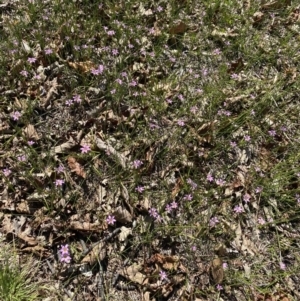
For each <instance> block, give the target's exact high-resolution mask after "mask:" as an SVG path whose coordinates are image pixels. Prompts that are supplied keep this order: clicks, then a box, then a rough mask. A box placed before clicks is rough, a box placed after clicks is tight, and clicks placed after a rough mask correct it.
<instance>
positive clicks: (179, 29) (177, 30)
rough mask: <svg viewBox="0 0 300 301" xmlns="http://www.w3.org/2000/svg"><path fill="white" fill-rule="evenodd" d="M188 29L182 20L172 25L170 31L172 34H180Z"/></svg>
mask: <svg viewBox="0 0 300 301" xmlns="http://www.w3.org/2000/svg"><path fill="white" fill-rule="evenodd" d="M186 30H187V25H186V24H185V23H183V22H182V21H180V22H179V24H177V25H175V26H173V27H171V29H170V30H169V32H170V34H180V33H184V32H186Z"/></svg>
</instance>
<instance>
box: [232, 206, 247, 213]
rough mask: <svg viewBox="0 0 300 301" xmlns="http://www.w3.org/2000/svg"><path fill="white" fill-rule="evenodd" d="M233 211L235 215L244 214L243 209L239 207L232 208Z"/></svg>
mask: <svg viewBox="0 0 300 301" xmlns="http://www.w3.org/2000/svg"><path fill="white" fill-rule="evenodd" d="M233 211H234V212H235V213H242V212H244V208H243V207H242V206H240V205H237V206H235V207H234V209H233Z"/></svg>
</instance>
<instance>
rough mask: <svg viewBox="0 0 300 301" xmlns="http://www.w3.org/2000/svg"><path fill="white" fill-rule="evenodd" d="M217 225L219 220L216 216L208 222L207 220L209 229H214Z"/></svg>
mask: <svg viewBox="0 0 300 301" xmlns="http://www.w3.org/2000/svg"><path fill="white" fill-rule="evenodd" d="M217 223H219V220H218V218H217V217H216V216H214V217H212V218H211V219H210V220H209V225H210V227H212V228H213V227H214V226H215V225H216V224H217Z"/></svg>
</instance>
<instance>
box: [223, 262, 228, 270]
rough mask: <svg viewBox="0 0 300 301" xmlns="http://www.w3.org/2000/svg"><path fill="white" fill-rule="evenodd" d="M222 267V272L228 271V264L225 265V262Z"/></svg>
mask: <svg viewBox="0 0 300 301" xmlns="http://www.w3.org/2000/svg"><path fill="white" fill-rule="evenodd" d="M222 266H223V269H224V270H226V269H228V264H227V262H223V264H222Z"/></svg>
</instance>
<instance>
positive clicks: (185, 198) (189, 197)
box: [183, 194, 193, 201]
mask: <svg viewBox="0 0 300 301" xmlns="http://www.w3.org/2000/svg"><path fill="white" fill-rule="evenodd" d="M183 199H184V200H185V201H191V200H192V199H193V195H192V194H186V195H185V196H184V197H183Z"/></svg>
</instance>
